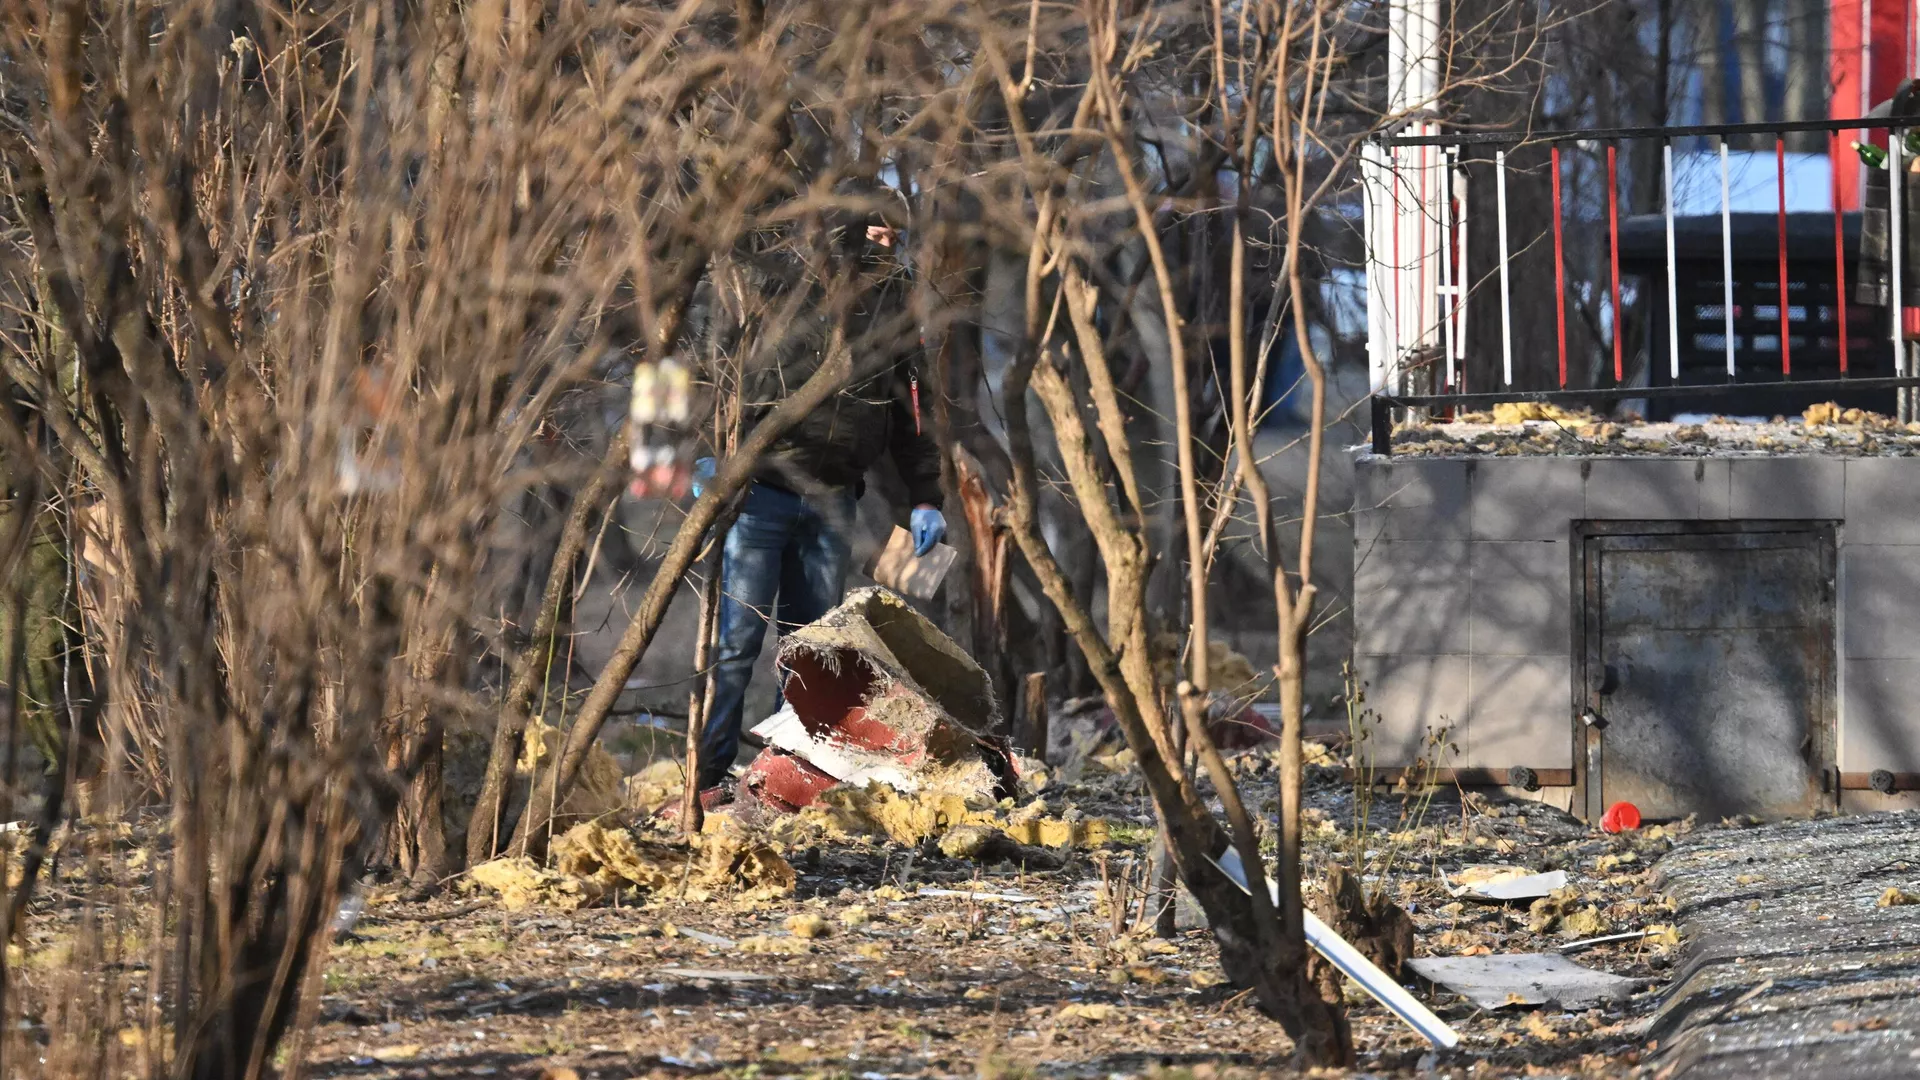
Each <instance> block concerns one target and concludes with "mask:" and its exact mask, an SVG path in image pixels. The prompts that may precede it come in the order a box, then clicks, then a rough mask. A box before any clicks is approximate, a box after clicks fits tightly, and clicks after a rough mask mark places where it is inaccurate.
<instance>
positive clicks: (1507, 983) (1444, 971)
mask: <svg viewBox="0 0 1920 1080" xmlns="http://www.w3.org/2000/svg"><path fill="white" fill-rule="evenodd" d="M1407 966H1408V967H1410V968H1412V969H1413V970H1414V971H1415V972H1416V973H1417V974H1418V975H1419V976H1420V977H1421V978H1423V979H1426V980H1427V981H1428V982H1433V983H1438V984H1440V985H1441V986H1444V987H1446V988H1447V989H1449V990H1451V991H1453V992H1454V993H1456V994H1459V995H1460V996H1462V997H1464V998H1466V999H1467V1000H1469V1001H1471V1002H1473V1003H1474V1004H1475V1005H1478V1006H1480V1007H1481V1008H1483V1009H1499V1008H1503V1007H1505V1006H1508V1005H1547V1004H1556V1005H1558V1006H1559V1007H1560V1008H1563V1009H1588V1008H1592V1007H1593V1006H1595V1005H1601V1004H1605V1003H1607V1002H1615V1001H1625V1000H1626V999H1627V997H1628V996H1629V995H1631V994H1632V993H1633V990H1634V988H1635V987H1636V986H1638V985H1639V983H1638V982H1637V981H1636V980H1634V979H1629V978H1625V977H1623V976H1619V975H1610V974H1608V973H1607V972H1604V971H1595V970H1593V969H1592V968H1588V967H1581V966H1580V965H1579V964H1576V963H1574V962H1573V961H1571V960H1569V959H1567V958H1566V957H1564V956H1561V955H1560V954H1558V953H1508V954H1504V955H1500V954H1496V955H1493V956H1424V957H1420V958H1418V959H1414V960H1409V961H1407Z"/></svg>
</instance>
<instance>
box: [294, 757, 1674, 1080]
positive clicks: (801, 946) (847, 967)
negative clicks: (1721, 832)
mask: <svg viewBox="0 0 1920 1080" xmlns="http://www.w3.org/2000/svg"><path fill="white" fill-rule="evenodd" d="M1236 767H1237V769H1238V771H1240V772H1241V773H1242V774H1243V776H1244V777H1245V781H1244V782H1245V783H1246V785H1247V787H1248V789H1249V795H1250V797H1251V798H1252V799H1254V800H1255V802H1256V804H1258V803H1259V802H1261V801H1266V802H1268V804H1269V808H1270V805H1271V803H1270V800H1271V799H1272V794H1273V793H1272V784H1271V780H1270V777H1271V763H1270V762H1269V761H1268V760H1267V759H1266V758H1265V757H1264V756H1263V755H1262V754H1260V753H1258V752H1250V753H1248V754H1244V755H1242V756H1241V757H1240V758H1239V759H1238V760H1237V762H1236ZM1314 773H1315V776H1314V782H1313V784H1312V785H1311V797H1310V802H1311V804H1312V806H1313V811H1314V812H1313V815H1312V816H1313V817H1314V819H1315V821H1314V827H1313V829H1312V830H1311V832H1312V835H1311V837H1310V838H1309V843H1310V847H1311V851H1312V855H1313V858H1314V860H1315V862H1316V864H1324V863H1326V862H1327V861H1329V860H1332V859H1334V858H1336V857H1339V858H1342V859H1343V860H1350V859H1351V857H1352V855H1351V853H1352V852H1354V851H1364V852H1365V853H1366V854H1365V855H1364V856H1363V857H1364V858H1365V859H1366V860H1367V862H1368V866H1369V868H1370V871H1371V872H1370V873H1369V875H1368V877H1369V879H1370V880H1369V884H1370V886H1373V887H1385V888H1387V889H1388V890H1390V891H1391V893H1392V894H1393V896H1394V897H1395V898H1396V899H1398V901H1399V902H1400V903H1401V904H1402V905H1403V906H1405V907H1406V908H1407V909H1408V910H1409V911H1410V912H1411V913H1412V916H1413V920H1414V923H1415V925H1416V927H1417V942H1418V943H1417V948H1416V954H1417V955H1456V954H1462V953H1469V954H1471V953H1474V952H1478V951H1483V950H1484V951H1496V952H1500V951H1513V952H1520V951H1545V950H1552V949H1554V948H1556V947H1558V946H1561V945H1564V944H1565V943H1566V942H1567V941H1568V940H1569V939H1571V938H1579V937H1589V936H1598V935H1600V934H1605V933H1608V932H1622V931H1631V930H1639V929H1644V928H1647V927H1656V928H1658V927H1659V926H1660V925H1661V924H1662V923H1663V922H1664V921H1665V920H1666V919H1667V918H1669V916H1668V915H1667V911H1668V908H1667V906H1666V905H1665V904H1664V902H1663V901H1662V899H1661V898H1660V897H1659V896H1658V895H1656V894H1655V893H1654V891H1653V889H1652V888H1651V887H1650V886H1649V885H1648V883H1647V877H1646V870H1647V868H1648V866H1649V864H1650V863H1651V862H1652V861H1653V860H1654V859H1655V858H1657V857H1658V855H1659V854H1661V853H1662V852H1663V851H1664V850H1665V849H1666V848H1667V846H1669V845H1670V844H1671V838H1670V837H1669V836H1668V835H1667V830H1666V829H1652V830H1649V829H1643V830H1641V831H1640V832H1638V833H1635V834H1625V835H1621V836H1605V835H1602V834H1600V833H1597V832H1592V831H1589V830H1588V829H1587V828H1586V827H1585V826H1584V825H1581V824H1580V823H1578V822H1575V821H1573V820H1572V819H1569V818H1567V817H1566V816H1565V815H1563V814H1560V813H1559V812H1557V811H1554V810H1551V809H1548V808H1546V807H1543V806H1541V805H1539V804H1535V803H1527V802H1512V803H1493V802H1487V801H1484V800H1481V799H1480V798H1478V797H1477V796H1472V795H1469V796H1467V797H1466V800H1465V802H1464V803H1463V801H1462V798H1461V796H1460V794H1459V793H1458V792H1449V791H1442V792H1438V793H1434V794H1432V795H1430V796H1427V797H1412V796H1407V795H1404V794H1403V795H1394V794H1391V793H1383V794H1381V795H1379V796H1378V797H1376V798H1372V799H1363V800H1361V804H1360V805H1361V808H1362V809H1364V810H1365V811H1366V812H1367V816H1368V818H1369V824H1368V825H1367V826H1366V827H1365V828H1364V830H1363V831H1362V832H1361V833H1358V834H1356V833H1355V832H1353V831H1352V819H1353V817H1354V811H1355V808H1356V802H1355V798H1354V793H1353V791H1352V789H1351V786H1350V785H1348V784H1347V783H1345V782H1344V781H1343V780H1341V779H1340V773H1339V772H1337V771H1335V770H1331V769H1316V770H1314ZM1041 796H1042V797H1043V798H1046V799H1047V800H1048V802H1049V806H1050V807H1051V808H1053V809H1055V810H1056V811H1058V810H1066V809H1067V808H1068V807H1072V810H1073V811H1077V812H1078V813H1080V814H1085V815H1099V816H1102V817H1104V818H1106V819H1107V820H1108V821H1110V822H1112V823H1113V825H1114V826H1115V827H1114V828H1113V830H1112V833H1113V837H1114V839H1113V840H1112V841H1110V842H1109V843H1108V844H1107V845H1106V846H1105V847H1103V848H1102V849H1100V850H1096V851H1091V852H1088V851H1081V852H1077V853H1075V854H1074V856H1073V857H1072V858H1071V859H1070V861H1069V862H1068V864H1067V865H1066V867H1065V868H1064V869H1061V870H1057V871H1051V872H1030V871H1024V870H1021V869H1018V868H1015V867H1012V866H1008V865H1002V866H999V867H981V866H978V865H976V864H973V863H969V862H965V861H962V860H954V859H947V858H943V857H941V856H939V855H938V853H937V850H936V849H934V848H933V847H932V845H923V846H922V847H921V848H919V849H914V848H908V847H904V846H901V845H899V844H894V843H890V842H888V843H878V842H871V841H859V842H834V843H825V844H821V845H818V846H808V847H802V848H799V849H797V850H793V851H790V852H789V858H790V859H791V861H792V863H793V866H794V868H795V869H796V870H797V871H798V883H797V886H796V888H795V890H794V891H793V893H792V895H791V896H788V897H783V898H780V899H776V900H771V901H756V902H746V903H742V902H735V901H730V900H728V899H726V898H724V897H721V898H716V899H711V900H707V901H704V902H693V901H690V900H681V899H678V898H676V897H674V896H663V895H635V896H631V897H626V898H622V899H620V900H618V901H617V903H616V904H615V905H614V906H607V907H600V908H591V909H584V910H578V911H561V910H556V909H551V908H542V907H539V906H535V907H532V908H529V909H526V910H520V911H507V910H503V909H502V908H501V907H500V906H498V904H497V903H496V902H495V901H494V900H493V899H491V898H489V897H488V896H486V895H462V894H460V893H459V892H457V891H450V892H449V893H448V894H447V895H445V896H442V897H440V898H436V899H434V900H432V901H430V902H427V903H421V904H405V903H399V902H397V901H392V900H389V899H387V897H386V894H385V893H384V892H383V891H379V890H376V892H375V893H374V894H373V895H374V902H373V903H372V904H370V906H369V907H368V909H367V912H366V914H365V916H364V917H363V918H362V919H361V921H360V922H359V924H358V926H357V927H356V928H355V930H354V931H353V933H352V934H351V935H350V936H349V937H348V938H346V939H345V940H343V941H342V942H340V943H339V944H337V945H336V946H335V948H334V950H333V953H332V955H331V957H330V958H329V961H328V964H327V968H326V971H325V975H324V996H323V997H322V998H321V1000H320V1002H319V1012H318V1024H317V1026H316V1028H315V1029H314V1031H313V1033H312V1036H311V1040H310V1044H309V1048H308V1060H309V1061H310V1063H311V1074H312V1075H315V1076H325V1077H347V1076H352V1077H368V1078H374V1077H385V1078H401V1077H405V1078H425V1077H435V1078H440V1077H463V1076H526V1077H534V1076H539V1075H541V1073H542V1071H543V1070H547V1071H548V1075H550V1076H565V1075H566V1074H565V1073H564V1072H561V1071H559V1070H561V1069H572V1070H574V1071H575V1072H576V1073H577V1074H578V1075H579V1076H582V1077H629V1076H655V1075H662V1076H665V1075H695V1074H698V1075H716V1074H721V1075H727V1076H739V1077H756V1076H767V1077H776V1076H778V1077H785V1076H794V1077H824V1076H834V1077H859V1078H861V1080H873V1078H877V1077H883V1076H884V1077H893V1076H992V1077H1011V1076H1028V1075H1034V1076H1037V1075H1047V1076H1074V1077H1082V1076H1084V1077H1114V1076H1133V1075H1142V1074H1153V1073H1163V1074H1164V1073H1166V1072H1167V1071H1168V1070H1176V1071H1186V1072H1189V1073H1192V1074H1194V1075H1203V1074H1207V1073H1210V1072H1225V1073H1237V1072H1247V1073H1253V1072H1268V1071H1278V1070H1283V1069H1285V1068H1287V1065H1288V1060H1289V1054H1290V1051H1291V1045H1290V1043H1289V1041H1288V1039H1287V1037H1286V1036H1285V1034H1284V1033H1283V1032H1282V1030H1281V1029H1280V1026H1279V1025H1278V1024H1277V1023H1274V1022H1272V1021H1270V1020H1267V1019H1265V1018H1263V1017H1262V1016H1261V1015H1260V1014H1259V1013H1258V1012H1257V1011H1256V1010H1255V1009H1254V1008H1253V1007H1252V1005H1251V1004H1250V1003H1249V1002H1248V1000H1247V998H1246V997H1245V996H1244V995H1240V994H1236V993H1235V992H1233V991H1232V990H1231V989H1230V988H1228V987H1224V986H1221V985H1218V984H1219V981H1220V980H1219V975H1218V965H1217V959H1216V953H1215V947H1214V945H1213V943H1212V941H1211V939H1210V936H1209V935H1208V933H1207V932H1206V931H1205V930H1204V929H1198V928H1196V929H1190V930H1184V931H1182V932H1181V933H1179V934H1178V935H1177V936H1176V937H1174V938H1173V939H1172V940H1170V941H1169V940H1160V939H1155V938H1153V937H1151V936H1148V935H1146V934H1143V933H1132V934H1128V933H1118V934H1117V933H1116V929H1117V928H1118V929H1122V930H1124V929H1125V923H1126V921H1127V919H1128V918H1130V917H1131V916H1132V915H1134V914H1135V913H1137V911H1138V908H1137V907H1135V906H1134V901H1133V899H1132V898H1131V897H1128V896H1126V895H1125V894H1122V899H1123V902H1124V903H1125V906H1126V909H1127V916H1125V917H1121V918H1116V917H1115V916H1114V914H1113V904H1112V903H1110V896H1112V895H1113V894H1115V893H1118V892H1119V890H1120V886H1119V885H1118V884H1115V883H1116V882H1118V881H1120V880H1121V879H1123V878H1128V877H1129V875H1130V874H1132V872H1133V868H1134V867H1137V866H1139V865H1141V864H1142V863H1143V861H1144V854H1145V852H1144V848H1143V845H1144V843H1145V842H1146V839H1147V837H1148V836H1149V834H1150V829H1149V828H1148V827H1147V826H1148V822H1149V820H1150V819H1149V818H1148V817H1147V812H1148V811H1147V806H1146V804H1145V802H1144V799H1143V798H1142V797H1141V795H1140V793H1139V791H1138V789H1137V787H1136V786H1135V784H1134V782H1133V781H1132V780H1131V778H1129V777H1127V776H1125V775H1112V774H1101V773H1093V774H1090V776H1089V777H1088V778H1087V779H1086V780H1084V781H1083V782H1082V783H1080V784H1077V785H1066V784H1061V783H1058V782H1056V783H1055V784H1054V785H1053V786H1051V787H1050V788H1049V789H1048V790H1045V791H1043V792H1041ZM1357 837H1364V841H1360V840H1358V839H1357ZM1484 863H1506V864H1511V865H1517V866H1523V867H1527V868H1530V869H1535V870H1548V869H1556V868H1557V869H1566V870H1568V871H1569V872H1570V875H1571V877H1572V879H1573V890H1574V893H1575V894H1576V895H1571V896H1568V897H1564V898H1562V900H1561V901H1559V902H1556V903H1555V904H1554V905H1553V906H1554V907H1555V909H1556V910H1558V911H1559V912H1560V914H1559V916H1558V917H1555V914H1554V912H1552V911H1544V912H1541V913H1539V914H1537V915H1536V914H1530V912H1529V910H1528V908H1527V907H1526V906H1525V905H1515V906H1501V905H1478V904H1471V903H1462V902H1459V901H1455V900H1453V899H1452V898H1451V897H1450V896H1449V895H1448V894H1447V893H1446V892H1445V891H1444V889H1443V888H1442V886H1441V885H1440V883H1439V881H1438V879H1437V877H1436V873H1437V872H1438V871H1442V870H1449V869H1452V870H1457V869H1458V868H1460V867H1462V866H1465V865H1469V864H1484ZM1103 867H1104V870H1103ZM1383 870H1384V871H1385V872H1384V874H1382V873H1381V871H1383ZM1103 879H1104V881H1105V882H1106V883H1105V884H1103ZM1133 880H1136V881H1137V878H1135V879H1133ZM955 893H960V894H968V895H953V894H955ZM1134 895H1135V896H1137V895H1138V894H1137V893H1135V894H1134ZM809 914H811V915H816V916H818V918H817V919H806V918H798V919H796V918H795V917H796V916H805V915H809ZM790 920H791V921H790ZM1185 921H1187V920H1185V919H1184V918H1183V922H1185ZM1530 923H1531V924H1532V925H1530ZM795 928H798V929H799V932H798V933H796V932H795ZM810 933H812V934H818V936H813V937H808V936H805V935H807V934H810ZM1576 955H1577V959H1578V960H1579V961H1580V962H1581V963H1584V964H1586V965H1589V966H1592V967H1595V968H1599V969H1602V970H1607V971H1611V972H1614V973H1616V974H1621V975H1626V976H1630V977H1633V978H1636V979H1641V980H1645V983H1644V987H1643V989H1642V990H1641V991H1640V992H1638V993H1636V994H1635V995H1634V997H1633V998H1632V999H1631V1000H1630V1001H1628V1002H1626V1003H1625V1004H1624V1006H1622V1007H1616V1008H1608V1009H1594V1010H1590V1011H1587V1012H1582V1013H1578V1014H1574V1013H1565V1012H1558V1011H1551V1010H1540V1009H1528V1008H1508V1009H1501V1010H1497V1011H1495V1012H1492V1013H1488V1012H1482V1011H1479V1010H1477V1009H1475V1008H1474V1007H1473V1006H1471V1005H1470V1004H1467V1003H1466V1002H1464V1001H1463V1000H1462V999H1460V998H1458V997H1455V996H1453V995H1451V994H1449V993H1447V992H1445V991H1437V992H1431V993H1428V994H1427V995H1426V996H1427V997H1428V999H1429V1001H1430V1002H1431V1003H1432V1005H1433V1007H1434V1008H1435V1009H1436V1011H1437V1012H1438V1013H1439V1014H1440V1015H1441V1016H1442V1017H1443V1018H1445V1019H1447V1020H1448V1021H1449V1022H1451V1023H1452V1024H1454V1025H1455V1026H1456V1027H1457V1028H1458V1029H1459V1031H1460V1032H1461V1034H1462V1035H1463V1037H1464V1046H1463V1048H1462V1050H1461V1051H1460V1052H1456V1053H1454V1054H1450V1055H1448V1056H1447V1057H1446V1058H1444V1059H1440V1060H1436V1059H1434V1058H1433V1057H1431V1056H1430V1055H1429V1053H1428V1050H1429V1048H1428V1047H1427V1046H1426V1044H1425V1043H1424V1042H1423V1041H1422V1040H1420V1039H1419V1038H1418V1037H1417V1036H1415V1035H1414V1034H1413V1033H1412V1032H1411V1031H1410V1030H1408V1029H1407V1028H1405V1027H1404V1026H1403V1025H1401V1024H1400V1023H1399V1022H1398V1021H1397V1020H1395V1019H1394V1018H1392V1016H1391V1015H1390V1014H1388V1013H1387V1012H1386V1011H1385V1010H1384V1009H1382V1008H1381V1007H1379V1006H1378V1005H1376V1004H1374V1003H1373V1002H1372V1001H1371V1000H1369V999H1366V998H1365V997H1364V996H1362V995H1361V994H1360V993H1359V992H1358V991H1357V990H1356V989H1350V991H1349V999H1350V1001H1351V1002H1352V1019H1353V1024H1354V1029H1355V1042H1356V1044H1357V1046H1358V1047H1359V1051H1360V1062H1359V1064H1360V1067H1361V1069H1362V1070H1363V1071H1364V1072H1365V1073H1370V1074H1374V1075H1412V1074H1415V1073H1418V1072H1423V1071H1424V1072H1425V1073H1426V1074H1428V1075H1432V1074H1434V1073H1433V1072H1432V1070H1433V1069H1435V1068H1436V1067H1437V1068H1438V1074H1439V1075H1454V1076H1468V1075H1472V1076H1504V1075H1515V1076H1518V1075H1562V1074H1574V1075H1627V1074H1630V1073H1632V1072H1633V1071H1634V1070H1635V1066H1636V1063H1637V1062H1638V1060H1639V1053H1640V1048H1641V1040H1640V1038H1639V1037H1638V1036H1637V1034H1636V1032H1637V1030H1638V1029H1637V1026H1636V1025H1637V1022H1638V1021H1640V1020H1641V1019H1643V1018H1644V1017H1645V1016H1646V1015H1647V1014H1649V1013H1650V1012H1651V1011H1652V1008H1653V1006H1654V1004H1655V999H1656V997H1657V992H1658V990H1659V988H1660V987H1661V986H1662V984H1663V981H1664V979H1665V977H1666V975H1667V972H1668V969H1669V967H1670V965H1671V961H1672V938H1671V936H1670V935H1668V934H1666V933H1664V932H1662V931H1659V930H1658V929H1656V936H1655V937H1651V938H1643V939H1638V940H1632V941H1627V942H1623V943H1610V944H1606V945H1602V946H1597V947H1594V948H1591V949H1588V950H1584V951H1581V952H1578V953H1577V954H1576ZM1423 1059H1424V1060H1423ZM1423 1067H1424V1069H1423Z"/></svg>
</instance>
